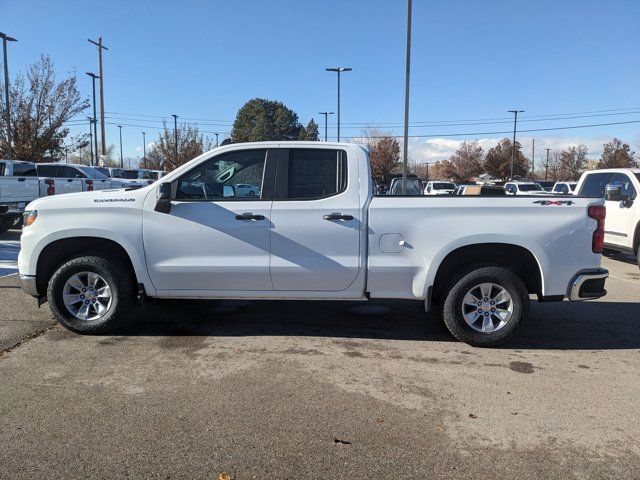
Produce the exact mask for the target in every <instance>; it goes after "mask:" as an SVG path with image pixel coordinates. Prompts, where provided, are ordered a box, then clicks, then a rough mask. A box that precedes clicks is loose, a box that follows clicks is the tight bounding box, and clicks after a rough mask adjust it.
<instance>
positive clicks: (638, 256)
mask: <svg viewBox="0 0 640 480" xmlns="http://www.w3.org/2000/svg"><path fill="white" fill-rule="evenodd" d="M636 261H637V262H638V268H640V245H638V250H636Z"/></svg>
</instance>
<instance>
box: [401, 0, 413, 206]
mask: <svg viewBox="0 0 640 480" xmlns="http://www.w3.org/2000/svg"><path fill="white" fill-rule="evenodd" d="M411 7H412V4H411V0H407V50H406V58H405V77H404V137H403V138H404V142H403V145H402V195H406V194H407V163H408V158H409V154H408V151H409V150H408V149H409V78H410V73H411V10H412V8H411Z"/></svg>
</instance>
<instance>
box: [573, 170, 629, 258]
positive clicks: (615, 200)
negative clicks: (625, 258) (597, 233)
mask: <svg viewBox="0 0 640 480" xmlns="http://www.w3.org/2000/svg"><path fill="white" fill-rule="evenodd" d="M575 192H576V193H577V194H578V195H591V196H597V197H604V198H605V205H606V208H607V228H606V230H605V232H604V244H605V247H606V248H607V249H609V250H614V251H619V252H627V253H633V254H635V255H636V258H637V261H638V266H640V200H639V199H638V192H640V168H611V169H606V170H590V171H587V172H584V173H583V174H582V176H581V177H580V181H579V182H578V186H577V187H576V189H575Z"/></svg>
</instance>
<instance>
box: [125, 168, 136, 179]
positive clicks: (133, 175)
mask: <svg viewBox="0 0 640 480" xmlns="http://www.w3.org/2000/svg"><path fill="white" fill-rule="evenodd" d="M124 178H127V179H129V180H137V179H138V171H137V170H125V171H124Z"/></svg>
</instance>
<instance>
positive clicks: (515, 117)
mask: <svg viewBox="0 0 640 480" xmlns="http://www.w3.org/2000/svg"><path fill="white" fill-rule="evenodd" d="M522 112H524V110H517V109H516V110H509V113H513V148H512V149H511V175H510V178H511V181H513V164H514V163H515V161H516V127H517V125H518V114H519V113H522Z"/></svg>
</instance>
